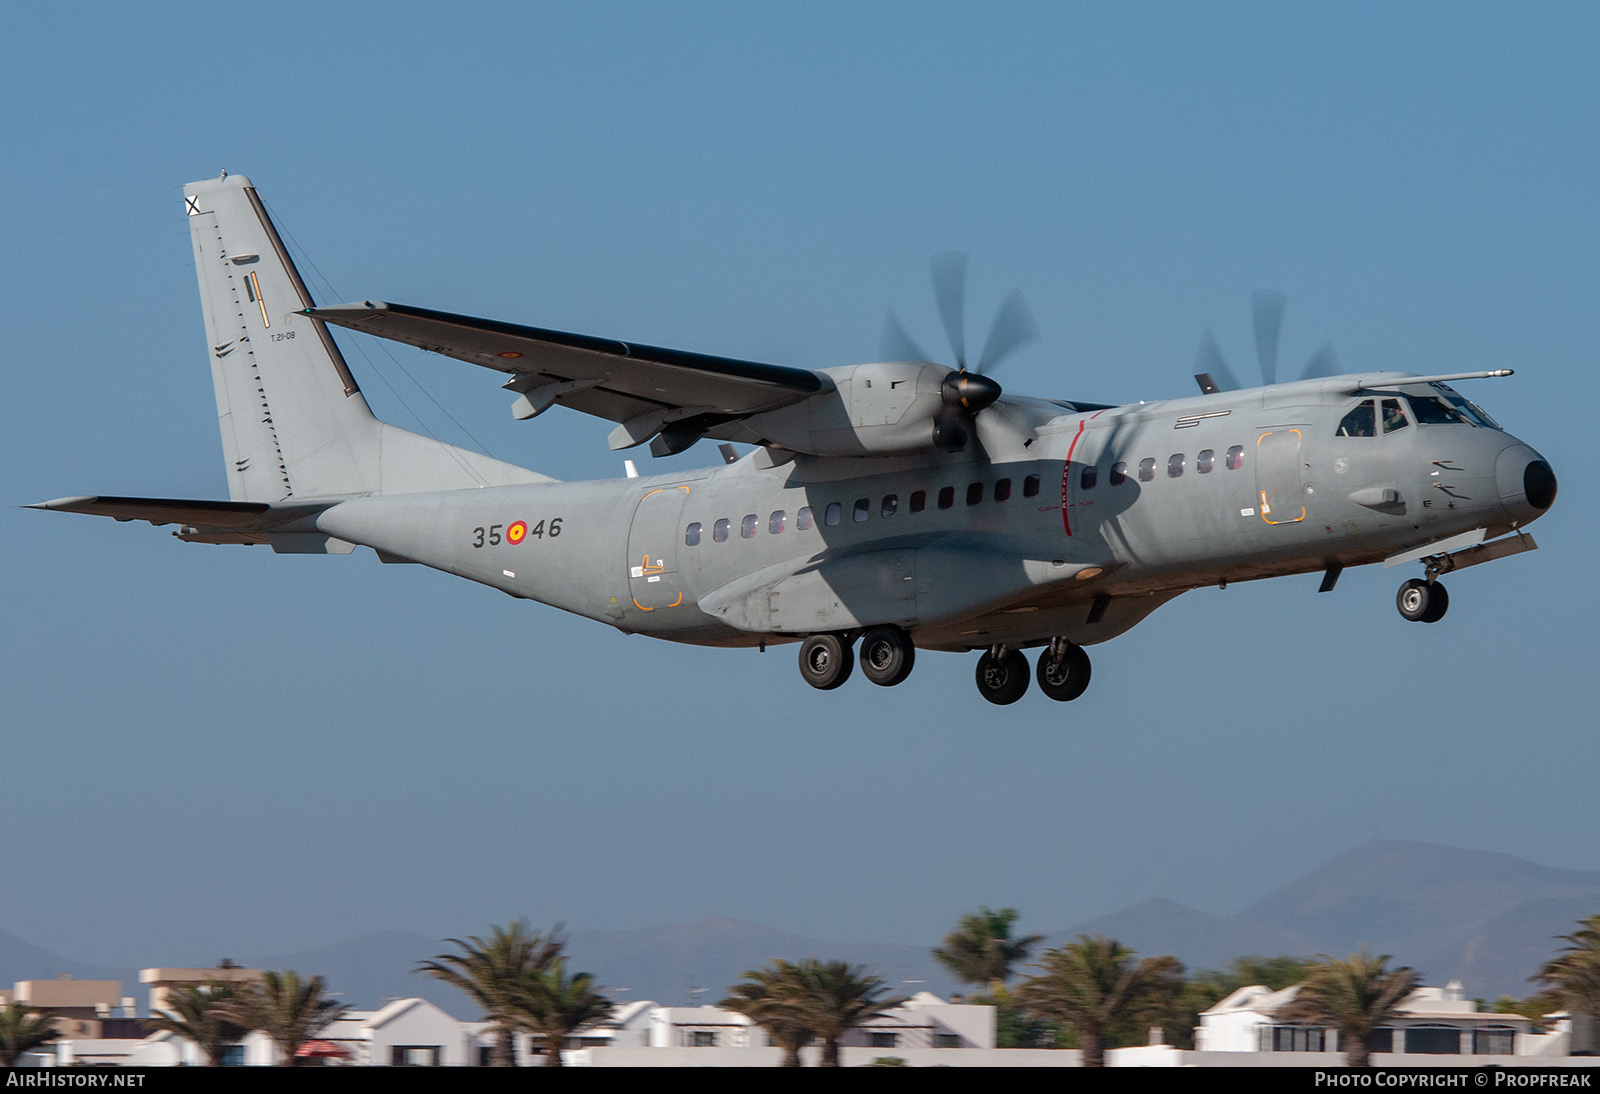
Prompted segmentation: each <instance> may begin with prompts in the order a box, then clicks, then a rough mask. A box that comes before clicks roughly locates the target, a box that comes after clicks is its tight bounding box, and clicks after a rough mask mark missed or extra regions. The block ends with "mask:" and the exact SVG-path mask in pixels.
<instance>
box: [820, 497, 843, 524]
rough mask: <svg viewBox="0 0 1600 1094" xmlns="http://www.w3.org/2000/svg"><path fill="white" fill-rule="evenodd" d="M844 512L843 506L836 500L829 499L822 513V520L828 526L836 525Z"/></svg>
mask: <svg viewBox="0 0 1600 1094" xmlns="http://www.w3.org/2000/svg"><path fill="white" fill-rule="evenodd" d="M843 514H844V506H842V505H840V504H839V503H838V502H836V501H830V502H829V503H828V508H827V509H826V510H824V512H823V514H822V522H823V523H824V524H826V525H827V526H828V527H829V528H833V527H836V526H837V525H838V523H839V520H840V518H841V517H842V516H843Z"/></svg>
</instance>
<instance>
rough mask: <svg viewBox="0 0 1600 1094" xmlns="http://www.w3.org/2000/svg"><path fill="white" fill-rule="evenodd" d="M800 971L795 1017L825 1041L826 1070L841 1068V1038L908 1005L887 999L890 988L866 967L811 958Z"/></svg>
mask: <svg viewBox="0 0 1600 1094" xmlns="http://www.w3.org/2000/svg"><path fill="white" fill-rule="evenodd" d="M797 968H798V978H797V980H796V985H795V993H794V997H793V1002H792V1005H793V1007H794V1014H795V1018H796V1019H797V1020H798V1021H799V1022H800V1023H802V1024H803V1025H804V1026H805V1027H806V1028H807V1029H810V1030H811V1031H812V1032H813V1033H815V1034H816V1036H817V1037H818V1038H819V1039H820V1040H821V1041H822V1066H823V1067H838V1066H839V1038H841V1037H843V1036H844V1035H845V1034H846V1033H847V1032H849V1031H850V1030H852V1029H854V1028H855V1027H857V1026H860V1025H865V1024H866V1023H867V1022H870V1021H871V1020H872V1019H874V1018H880V1017H882V1016H883V1014H884V1012H886V1011H889V1010H892V1009H894V1008H895V1007H898V1006H899V1005H900V1004H901V1003H904V1002H905V999H904V998H903V997H901V996H894V997H891V998H885V996H884V992H886V991H888V986H887V985H885V984H884V982H883V981H882V980H880V979H878V978H877V977H876V976H873V975H871V974H870V973H869V972H868V971H867V968H866V966H865V965H851V964H849V963H848V962H844V961H818V960H817V959H816V958H815V957H808V958H806V959H805V960H804V961H802V962H801V963H800V964H799V966H797Z"/></svg>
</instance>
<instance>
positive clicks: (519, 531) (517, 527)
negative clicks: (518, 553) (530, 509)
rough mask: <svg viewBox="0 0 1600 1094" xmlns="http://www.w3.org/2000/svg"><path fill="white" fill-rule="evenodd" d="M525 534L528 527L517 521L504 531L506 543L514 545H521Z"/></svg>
mask: <svg viewBox="0 0 1600 1094" xmlns="http://www.w3.org/2000/svg"><path fill="white" fill-rule="evenodd" d="M527 534H528V526H527V525H526V524H524V523H523V522H522V521H520V520H519V521H517V522H516V523H515V524H513V525H512V526H511V527H510V528H507V529H506V541H507V542H508V543H511V544H513V545H515V544H518V543H521V542H522V540H523V538H524V537H525V536H526V535H527Z"/></svg>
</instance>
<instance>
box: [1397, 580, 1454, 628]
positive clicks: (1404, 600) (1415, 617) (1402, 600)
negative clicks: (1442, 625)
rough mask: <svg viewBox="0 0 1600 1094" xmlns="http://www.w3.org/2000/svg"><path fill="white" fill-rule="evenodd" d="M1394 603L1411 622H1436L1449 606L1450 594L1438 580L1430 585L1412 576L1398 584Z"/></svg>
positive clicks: (1442, 616)
mask: <svg viewBox="0 0 1600 1094" xmlns="http://www.w3.org/2000/svg"><path fill="white" fill-rule="evenodd" d="M1394 604H1395V607H1396V608H1398V609H1400V614H1401V615H1402V616H1404V617H1405V618H1407V619H1409V620H1411V622H1413V623H1437V622H1439V620H1440V619H1442V618H1444V613H1445V609H1446V608H1448V607H1449V606H1450V594H1448V593H1446V592H1445V591H1444V586H1443V585H1440V584H1439V583H1438V582H1434V583H1433V584H1431V585H1430V584H1429V583H1428V582H1426V581H1423V580H1422V579H1421V578H1418V577H1414V578H1412V579H1411V580H1410V581H1407V582H1406V583H1405V584H1404V585H1401V586H1400V591H1399V592H1398V593H1396V594H1395V598H1394Z"/></svg>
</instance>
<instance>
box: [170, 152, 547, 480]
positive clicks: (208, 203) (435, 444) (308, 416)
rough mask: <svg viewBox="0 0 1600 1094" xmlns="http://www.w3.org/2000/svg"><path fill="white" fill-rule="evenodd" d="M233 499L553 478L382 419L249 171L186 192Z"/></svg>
mask: <svg viewBox="0 0 1600 1094" xmlns="http://www.w3.org/2000/svg"><path fill="white" fill-rule="evenodd" d="M183 199H184V206H185V210H186V212H187V213H188V216H189V231H190V235H191V237H192V238H193V242H194V258H195V269H196V273H197V276H198V277H199V281H200V301H201V306H202V309H203V310H204V312H205V322H206V343H207V345H206V349H207V352H208V353H209V355H210V357H211V378H212V383H213V385H214V386H215V388H216V395H217V416H218V419H219V424H220V426H221V431H222V449H223V454H224V456H225V458H226V460H227V465H228V466H227V470H228V494H229V497H231V498H232V499H233V500H235V501H259V502H276V501H282V500H284V499H286V498H297V499H304V498H321V497H334V496H342V495H358V494H385V493H387V494H396V493H415V492H419V491H425V490H451V489H463V488H470V487H477V486H501V485H507V484H509V483H517V482H548V481H550V480H549V479H548V478H547V477H546V476H543V475H539V474H537V473H535V472H532V471H528V470H525V469H523V468H520V467H515V466H513V465H511V464H507V463H502V462H500V461H498V460H494V459H491V458H489V457H487V456H483V455H480V454H478V453H476V452H470V451H467V450H466V449H461V448H457V447H455V446H453V445H447V444H444V443H443V442H440V441H435V440H432V439H431V438H428V437H423V436H420V435H418V434H415V433H410V432H407V431H406V430H403V429H400V428H399V427H397V426H393V425H388V424H387V423H384V422H380V421H379V420H378V419H377V418H375V417H373V414H372V411H371V410H370V409H369V408H368V407H367V401H366V399H365V398H364V397H363V396H362V394H361V390H360V388H359V387H357V386H356V382H355V378H354V377H353V376H351V374H350V369H349V367H348V366H347V365H346V364H345V361H344V357H343V356H342V355H341V354H340V353H339V348H338V347H337V346H336V345H334V342H333V338H332V336H331V335H329V333H328V328H327V326H326V325H325V324H324V323H322V322H321V321H320V320H316V319H312V318H309V317H308V316H305V315H301V314H298V313H299V312H300V311H301V309H303V308H309V307H311V306H312V303H313V301H312V299H311V294H310V293H308V292H307V291H306V287H305V283H304V282H302V281H301V279H300V274H299V273H298V272H297V271H296V270H295V267H294V263H293V262H292V261H290V258H289V252H288V251H287V250H285V248H284V246H283V241H282V240H281V239H280V238H279V237H278V233H277V230H276V229H275V228H273V226H272V220H271V219H270V218H269V217H268V216H267V211H266V209H265V208H264V207H263V206H262V204H261V199H260V197H259V196H257V194H256V190H255V187H253V186H252V185H251V184H250V180H249V179H247V178H245V177H244V176H243V175H223V176H222V177H221V178H219V179H208V180H206V181H204V182H194V183H190V184H189V185H187V186H185V187H184V188H183Z"/></svg>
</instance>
